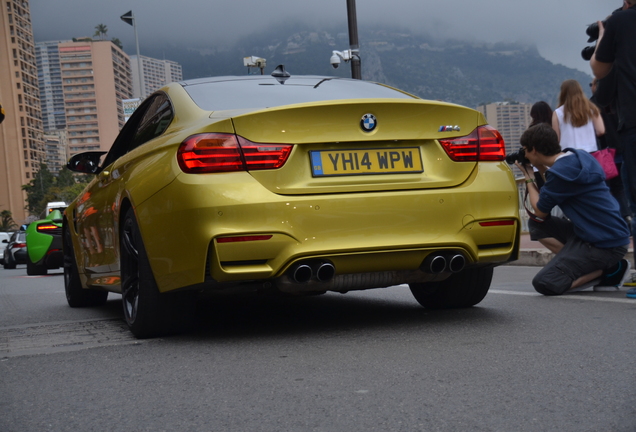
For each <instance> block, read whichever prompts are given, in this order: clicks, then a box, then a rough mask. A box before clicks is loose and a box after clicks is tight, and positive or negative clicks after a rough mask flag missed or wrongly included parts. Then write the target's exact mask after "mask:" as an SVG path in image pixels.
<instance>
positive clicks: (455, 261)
mask: <svg viewBox="0 0 636 432" xmlns="http://www.w3.org/2000/svg"><path fill="white" fill-rule="evenodd" d="M465 265H466V258H465V257H464V255H461V254H457V255H454V256H453V257H452V258H451V259H450V261H449V263H448V269H449V270H450V271H451V272H453V273H459V272H460V271H462V270H463V269H464V266H465Z"/></svg>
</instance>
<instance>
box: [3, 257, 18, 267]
mask: <svg viewBox="0 0 636 432" xmlns="http://www.w3.org/2000/svg"><path fill="white" fill-rule="evenodd" d="M2 266H3V267H4V268H5V269H6V270H13V269H14V268H15V266H16V263H15V260H14V259H11V254H9V255H8V256H6V255H5V257H4V264H3V265H2Z"/></svg>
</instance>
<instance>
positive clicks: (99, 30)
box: [93, 24, 108, 40]
mask: <svg viewBox="0 0 636 432" xmlns="http://www.w3.org/2000/svg"><path fill="white" fill-rule="evenodd" d="M106 33H108V27H106V24H97V25H96V26H95V34H94V35H93V36H99V39H100V40H104V36H106Z"/></svg>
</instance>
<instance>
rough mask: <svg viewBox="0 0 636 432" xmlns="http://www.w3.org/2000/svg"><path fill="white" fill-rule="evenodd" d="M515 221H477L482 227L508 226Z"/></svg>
mask: <svg viewBox="0 0 636 432" xmlns="http://www.w3.org/2000/svg"><path fill="white" fill-rule="evenodd" d="M514 224H515V221H513V220H499V221H488V222H479V225H481V226H483V227H493V226H509V225H514Z"/></svg>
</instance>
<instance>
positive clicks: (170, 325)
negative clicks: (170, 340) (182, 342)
mask: <svg viewBox="0 0 636 432" xmlns="http://www.w3.org/2000/svg"><path fill="white" fill-rule="evenodd" d="M121 227H122V229H121V232H120V269H121V281H122V282H121V287H122V305H123V308H124V316H125V318H126V323H127V324H128V327H129V328H130V331H131V332H132V333H133V334H134V335H135V337H137V338H139V339H145V338H151V337H155V336H160V335H163V334H167V333H175V332H180V331H184V330H186V329H188V328H190V327H191V326H192V324H193V322H194V306H195V293H194V292H188V291H186V292H180V293H167V294H161V293H160V292H159V288H158V287H157V283H156V281H155V277H154V274H153V272H152V268H151V266H150V261H149V259H148V255H147V253H146V249H145V247H144V244H143V240H142V238H141V232H140V230H139V225H138V223H137V219H136V218H135V212H134V211H133V209H132V208H131V209H129V210H128V211H127V212H126V215H125V217H124V221H123V223H122V224H121Z"/></svg>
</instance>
